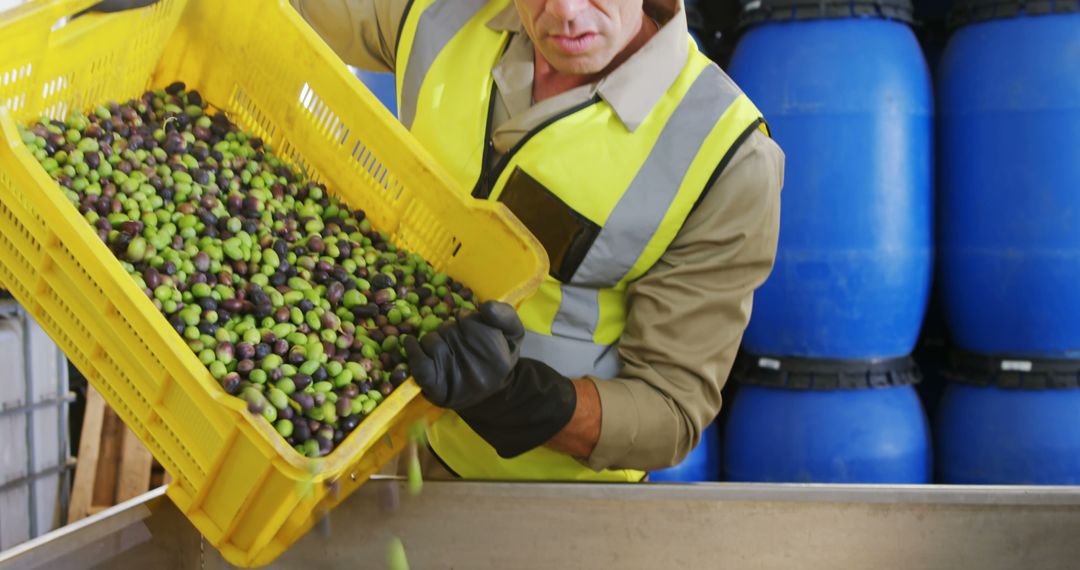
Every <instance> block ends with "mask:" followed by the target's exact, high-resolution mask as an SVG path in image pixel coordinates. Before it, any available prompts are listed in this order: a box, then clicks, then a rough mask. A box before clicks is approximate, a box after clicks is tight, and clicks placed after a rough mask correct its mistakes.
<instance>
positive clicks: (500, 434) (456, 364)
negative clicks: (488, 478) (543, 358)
mask: <svg viewBox="0 0 1080 570" xmlns="http://www.w3.org/2000/svg"><path fill="white" fill-rule="evenodd" d="M524 338H525V327H524V326H522V324H521V320H520V319H519V318H518V316H517V313H515V312H514V308H513V307H511V306H510V305H507V304H505V303H498V302H493V301H488V302H485V303H483V304H481V305H480V306H479V307H478V308H477V312H476V313H473V314H471V315H469V316H467V317H465V318H462V319H459V320H458V321H456V322H453V323H446V324H444V325H443V326H442V327H440V328H439V329H438V330H437V331H434V332H431V333H428V334H427V335H425V336H424V338H423V339H421V340H420V341H419V342H417V340H416V339H415V338H412V337H408V338H406V339H405V350H406V352H407V353H408V355H409V367H410V368H411V369H412V374H413V378H415V379H416V383H417V384H418V385H419V386H420V388H421V390H423V392H424V395H425V396H427V398H428V399H429V400H431V402H432V403H433V404H435V405H437V406H441V407H444V408H450V409H452V410H454V411H456V412H457V413H458V415H459V416H461V418H462V419H463V420H465V423H467V424H468V425H469V427H471V428H472V429H473V430H474V431H476V433H477V434H478V435H480V437H482V438H484V440H485V441H487V442H488V443H489V444H491V446H492V447H494V448H495V451H496V452H498V454H499V455H500V456H501V457H504V458H511V457H516V456H518V455H520V454H522V453H525V452H526V451H529V450H530V449H533V448H535V447H538V446H540V445H543V444H544V443H546V442H547V441H548V440H549V439H551V438H552V437H553V436H554V435H555V434H557V433H559V431H561V430H562V429H563V428H564V427H566V424H567V423H569V422H570V418H571V417H572V416H573V414H574V408H575V406H576V405H577V395H576V393H575V392H574V386H573V383H571V381H570V379H568V378H566V377H565V376H562V375H561V374H559V373H558V372H556V371H555V370H553V369H552V368H551V367H549V366H547V365H545V364H543V363H541V362H539V361H536V360H532V359H528V358H519V357H518V354H519V352H520V348H521V343H522V341H523V340H524Z"/></svg>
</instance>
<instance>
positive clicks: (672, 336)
mask: <svg viewBox="0 0 1080 570" xmlns="http://www.w3.org/2000/svg"><path fill="white" fill-rule="evenodd" d="M291 2H292V4H293V6H294V7H296V8H297V10H298V11H299V13H300V14H301V15H302V16H303V17H304V18H305V20H306V21H307V22H308V23H310V24H311V25H312V27H313V28H314V29H315V30H316V32H318V33H319V35H320V36H322V38H323V39H324V40H325V41H326V42H327V43H328V44H329V46H330V47H331V48H332V49H333V50H334V51H335V52H336V53H337V54H338V55H339V56H340V57H341V58H342V59H343V60H344V61H345V63H348V64H350V65H352V66H354V67H358V68H362V69H369V70H372V71H387V72H390V71H393V70H394V67H395V61H394V46H395V45H396V43H397V34H398V30H399V28H400V24H401V20H402V18H403V17H404V12H405V9H406V6H407V5H408V4H409V1H408V0H291ZM645 4H646V10H647V11H648V12H649V15H650V16H651V17H653V18H655V19H656V20H657V21H658V22H659V23H660V24H661V28H660V31H659V32H658V33H657V34H656V35H655V36H654V37H653V38H652V39H650V40H649V42H648V43H647V44H646V45H645V46H643V47H642V48H641V49H640V50H638V52H636V53H635V54H634V55H633V56H631V57H630V58H629V59H627V61H626V62H624V63H623V64H622V65H621V66H619V67H618V68H617V69H615V70H614V71H612V72H611V73H610V74H608V75H607V76H606V77H604V78H603V79H601V80H600V81H598V82H596V83H593V84H590V85H585V86H581V87H578V88H575V89H572V90H570V91H567V92H565V93H562V94H560V95H557V96H555V97H552V98H549V99H546V100H544V101H542V102H540V103H539V104H536V103H534V102H533V98H532V84H533V46H532V42H531V41H530V40H529V38H528V36H527V34H525V33H524V28H523V27H522V25H521V20H520V18H519V16H518V13H517V10H516V8H515V7H514V6H513V5H511V6H510V7H509V8H507V9H506V10H505V11H503V12H501V13H500V14H498V15H497V16H496V17H494V18H492V19H491V21H490V22H489V23H488V26H489V27H491V28H492V29H495V30H506V31H510V32H514V35H513V38H512V40H511V43H510V45H509V46H508V48H507V51H506V53H505V54H504V55H503V57H502V59H501V60H500V61H499V62H498V64H497V65H496V67H495V69H494V70H493V74H494V80H495V84H496V88H497V91H498V95H497V100H496V105H495V113H494V116H493V118H492V126H493V131H492V139H493V141H492V142H493V143H494V146H495V150H496V153H499V154H502V153H505V152H506V151H507V150H509V149H510V148H511V147H512V146H513V145H514V144H515V143H517V142H518V141H519V140H520V139H521V138H522V137H523V136H524V135H525V134H526V133H528V132H529V131H530V130H532V129H533V128H535V127H536V126H537V125H539V124H540V123H542V122H543V121H544V120H546V119H548V118H549V117H552V116H554V115H556V114H559V113H561V112H563V111H564V110H566V109H568V108H570V107H573V106H575V105H578V104H580V103H582V102H584V101H586V100H588V99H590V98H592V97H593V96H595V95H599V96H600V97H601V98H602V99H603V100H604V101H606V102H607V103H608V104H610V105H611V106H612V108H613V109H614V111H615V113H616V114H617V115H618V117H619V118H620V120H621V121H622V122H623V124H624V125H625V126H626V128H627V129H629V130H631V131H632V130H634V129H636V128H637V127H638V126H639V125H640V124H641V122H642V121H643V120H644V119H645V117H646V116H647V115H648V113H649V111H650V110H651V109H652V108H653V106H654V105H655V104H656V103H657V102H658V101H659V99H660V98H661V97H662V96H663V94H664V93H665V92H666V91H667V89H668V87H670V85H671V84H672V82H673V81H674V80H675V78H676V76H677V75H678V74H679V72H680V71H681V69H682V67H683V65H684V63H685V61H686V57H687V49H688V48H687V26H686V15H685V11H684V10H683V7H682V2H681V0H646V1H645ZM783 178H784V154H783V152H782V151H781V150H780V148H779V147H778V146H777V145H776V144H775V143H774V142H773V141H772V140H771V139H770V138H769V137H767V136H765V135H763V134H762V133H761V132H757V131H756V132H754V133H753V134H752V135H751V136H750V137H749V138H748V139H747V140H746V141H745V142H744V143H743V144H742V145H741V146H740V147H739V149H738V150H737V151H736V152H735V155H734V156H733V157H732V160H731V162H730V163H729V164H728V165H727V167H726V168H725V169H724V171H723V172H722V173H721V174H720V176H719V177H718V178H717V180H716V182H715V184H713V186H712V187H711V188H710V189H709V190H708V193H707V194H706V196H705V197H704V198H703V199H702V201H701V203H700V204H699V205H698V207H697V208H696V209H695V210H694V211H693V212H692V213H691V214H690V216H689V218H688V219H687V220H686V223H685V224H684V226H683V228H682V229H681V231H680V232H679V233H678V235H677V236H676V237H675V240H674V241H673V242H672V244H671V246H670V247H669V248H668V250H667V251H666V252H665V253H664V255H663V256H662V257H661V258H660V260H659V261H658V262H657V264H656V265H655V266H654V267H653V268H652V269H651V270H649V271H648V272H647V273H646V274H645V275H643V276H642V277H641V278H639V279H638V280H637V281H635V282H634V283H632V284H631V285H630V286H629V288H628V290H627V297H626V299H627V305H628V306H627V322H626V329H625V331H624V332H623V335H622V337H621V338H620V340H619V346H618V351H619V356H620V357H621V359H622V362H623V368H622V370H621V372H620V373H619V374H618V376H617V377H615V378H610V379H599V380H598V381H596V382H595V384H596V388H597V390H598V391H599V394H600V402H601V408H602V420H601V431H600V439H599V441H598V442H597V444H596V447H595V449H594V450H593V452H592V455H591V456H590V457H589V458H587V460H585V461H584V463H585V464H586V465H588V466H589V467H591V468H593V469H604V468H609V469H620V468H629V469H640V470H645V471H651V470H657V469H662V468H664V467H668V466H671V465H674V464H676V463H678V462H680V461H682V459H683V458H685V457H686V455H687V454H688V453H689V452H690V451H691V450H692V449H693V448H694V447H695V446H696V445H697V443H698V442H699V440H700V438H701V433H702V431H703V430H704V429H705V428H706V427H708V425H709V424H710V423H711V422H712V421H713V420H714V419H715V418H716V415H717V414H718V412H719V410H720V406H721V396H720V391H721V389H722V388H723V386H724V383H725V382H726V381H727V377H728V374H729V373H730V371H731V367H732V363H733V361H734V358H735V355H736V352H737V351H738V347H739V344H740V342H741V340H742V335H743V331H744V329H745V327H746V324H747V323H748V321H749V319H750V310H751V305H752V300H753V292H754V290H755V289H756V288H757V287H758V286H760V285H761V284H762V283H763V282H764V281H765V278H766V277H767V276H768V275H769V273H770V271H771V270H772V267H773V263H774V260H775V255H776V244H777V235H778V232H779V221H780V220H779V218H780V192H781V188H782V186H783ZM423 463H424V464H425V467H426V469H425V477H429V478H431V477H433V476H434V477H435V478H438V477H439V475H440V474H445V471H443V470H441V469H438V468H437V464H436V463H435V462H434V461H432V460H430V458H429V459H428V460H426V461H423ZM430 467H436V469H435V471H436V472H435V473H432V472H430V471H429V469H427V468H430Z"/></svg>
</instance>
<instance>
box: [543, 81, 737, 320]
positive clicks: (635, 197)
mask: <svg viewBox="0 0 1080 570" xmlns="http://www.w3.org/2000/svg"><path fill="white" fill-rule="evenodd" d="M740 94H741V92H740V91H739V90H738V88H737V87H736V86H735V84H734V82H732V81H731V80H730V79H729V78H728V77H727V76H726V74H724V72H723V71H721V70H720V69H719V68H718V67H716V66H713V65H710V66H708V67H706V68H705V70H704V71H702V72H701V75H699V76H698V77H697V79H696V80H694V84H693V85H692V86H691V87H690V91H688V92H687V94H686V97H685V98H684V99H683V101H682V102H681V103H680V104H679V107H678V108H677V109H675V112H674V113H673V114H672V115H671V118H670V119H669V120H668V122H667V124H666V125H664V129H663V131H661V133H660V137H659V138H658V139H657V140H656V144H655V145H654V146H653V148H652V151H651V152H650V153H649V156H648V158H646V159H645V163H644V164H643V165H642V166H641V170H639V171H638V173H637V176H635V177H634V181H633V182H631V183H630V187H629V188H628V189H627V190H626V193H625V194H623V196H622V198H620V199H619V203H618V204H616V205H615V209H614V210H612V212H611V215H610V216H608V219H607V221H606V222H605V223H604V227H603V228H601V230H600V235H599V236H597V238H596V241H595V242H593V245H592V248H590V249H589V252H588V253H587V254H586V255H585V259H584V260H583V261H582V262H581V265H580V266H579V267H578V269H577V272H576V273H575V274H574V277H573V279H572V280H571V282H572V283H575V284H581V285H590V286H593V287H609V286H611V285H613V284H615V283H618V282H619V280H621V279H622V278H623V277H625V276H626V274H627V273H628V272H629V271H630V268H632V267H633V266H634V264H635V263H637V260H638V258H639V257H641V253H642V252H643V251H644V250H645V246H646V245H648V244H649V242H650V241H651V240H652V238H653V235H655V234H656V230H657V229H658V228H659V227H660V224H661V223H662V222H663V221H664V217H665V216H666V215H667V212H668V209H669V208H670V207H671V203H672V202H674V201H675V196H677V195H678V193H679V187H680V186H681V185H682V182H683V179H684V178H685V177H686V175H687V173H688V172H689V171H690V166H691V164H693V161H694V158H696V157H697V155H698V153H699V151H700V150H701V147H702V145H704V144H705V140H706V139H707V138H708V136H709V133H711V132H712V130H713V128H714V127H715V126H716V123H717V121H719V120H720V117H721V116H723V114H724V111H726V110H727V109H728V107H730V106H731V104H732V103H734V102H735V99H736V98H738V96H739V95H740ZM560 312H561V311H560Z"/></svg>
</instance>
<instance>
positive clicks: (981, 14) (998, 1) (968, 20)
mask: <svg viewBox="0 0 1080 570" xmlns="http://www.w3.org/2000/svg"><path fill="white" fill-rule="evenodd" d="M954 2H955V4H954V5H953V9H952V12H951V13H950V14H949V27H952V28H956V27H960V26H964V25H967V24H974V23H976V22H985V21H987V20H998V19H1003V18H1015V17H1017V16H1022V15H1023V16H1045V15H1049V14H1068V13H1071V12H1077V11H1080V0H954Z"/></svg>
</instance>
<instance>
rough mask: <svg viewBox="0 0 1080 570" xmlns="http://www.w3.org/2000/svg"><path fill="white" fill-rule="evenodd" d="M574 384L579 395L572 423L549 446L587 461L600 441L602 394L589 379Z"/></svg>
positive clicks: (576, 380)
mask: <svg viewBox="0 0 1080 570" xmlns="http://www.w3.org/2000/svg"><path fill="white" fill-rule="evenodd" d="M573 383H574V392H575V393H576V394H577V405H576V406H575V407H574V415H573V416H572V417H571V418H570V423H568V424H566V427H564V428H563V429H562V431H560V432H559V433H557V434H555V437H553V438H551V440H550V441H548V442H547V446H548V447H549V448H551V449H554V450H555V451H559V452H562V453H565V454H567V455H569V456H571V457H574V458H577V459H586V458H587V457H589V455H591V454H592V451H593V448H594V447H596V442H597V441H599V440H600V420H601V418H602V417H603V411H602V410H601V409H600V393H599V392H597V391H596V386H595V385H594V384H593V383H592V380H589V379H588V378H578V379H575V380H574V381H573Z"/></svg>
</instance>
